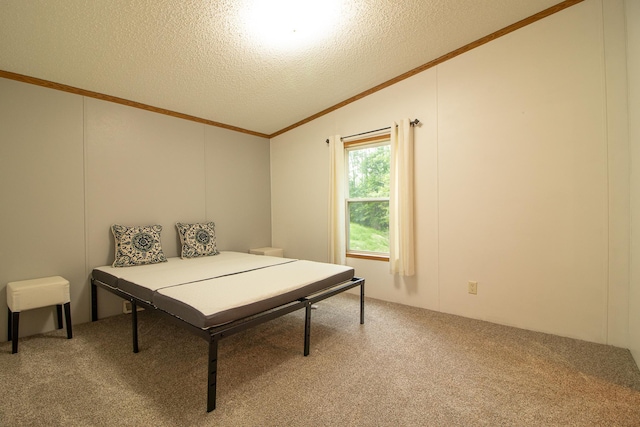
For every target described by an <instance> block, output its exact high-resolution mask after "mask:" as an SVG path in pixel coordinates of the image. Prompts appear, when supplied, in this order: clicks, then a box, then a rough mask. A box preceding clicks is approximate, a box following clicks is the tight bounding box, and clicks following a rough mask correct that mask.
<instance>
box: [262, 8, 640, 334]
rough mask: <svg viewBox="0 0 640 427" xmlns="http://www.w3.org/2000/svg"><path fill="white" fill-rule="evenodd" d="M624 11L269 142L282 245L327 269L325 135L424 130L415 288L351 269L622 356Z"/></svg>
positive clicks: (441, 69) (438, 302)
mask: <svg viewBox="0 0 640 427" xmlns="http://www.w3.org/2000/svg"><path fill="white" fill-rule="evenodd" d="M621 4H622V2H615V4H614V5H613V6H611V5H603V3H602V2H601V1H600V0H587V1H586V2H584V3H580V4H578V5H576V6H574V7H571V8H569V9H567V10H564V11H562V12H560V13H558V14H555V15H553V16H551V17H549V18H546V19H544V20H542V21H539V22H536V23H534V24H532V25H529V26H527V27H525V28H523V29H520V30H518V31H516V32H514V33H511V34H509V35H507V36H504V37H501V38H499V39H497V40H495V41H493V42H491V43H488V44H486V45H483V46H481V47H480V48H477V49H474V50H472V51H470V52H468V53H465V54H463V55H461V56H458V57H456V58H454V59H452V60H450V61H447V62H445V63H443V64H441V65H439V66H437V67H435V68H432V69H430V70H427V71H425V72H423V73H420V74H418V75H416V76H414V77H412V78H410V79H407V80H405V81H403V82H400V83H399V84H396V85H394V86H392V87H389V88H387V89H385V90H383V91H380V92H377V93H375V94H373V95H371V96H369V97H367V98H364V99H362V100H359V101H357V102H355V103H352V104H349V105H348V106H346V107H344V108H342V109H340V110H338V111H335V112H333V113H331V114H329V115H327V116H323V117H321V118H319V119H317V120H314V121H313V122H311V123H309V124H307V125H305V126H303V127H300V128H297V129H294V130H292V131H290V132H288V133H286V134H283V135H280V136H278V137H276V138H274V139H272V141H271V174H272V183H273V184H272V217H273V242H274V245H275V246H281V247H283V248H284V249H285V251H286V252H287V253H288V255H289V256H292V257H308V258H313V259H318V260H326V259H327V258H326V257H327V255H326V252H327V251H326V248H327V243H326V242H327V225H326V224H327V205H326V200H327V188H328V185H327V182H328V178H327V172H326V169H327V167H326V164H327V156H328V153H327V151H328V150H327V149H326V144H324V140H325V139H326V137H327V136H329V135H332V134H342V135H345V134H350V133H357V132H361V131H364V130H367V129H376V128H379V127H381V126H384V125H387V124H388V123H389V122H390V121H391V120H393V119H398V118H401V117H410V118H416V117H417V118H419V119H420V120H421V121H422V122H423V124H422V126H421V127H419V128H416V129H415V139H416V191H417V195H416V199H417V200H416V218H417V220H416V222H417V223H416V229H417V234H418V235H417V248H416V251H417V254H416V256H417V262H418V268H417V275H416V276H415V277H413V278H409V279H404V280H403V279H401V278H398V277H392V276H390V275H389V274H388V265H387V264H385V263H381V262H375V261H366V260H353V259H350V260H349V263H350V264H351V265H353V266H355V267H356V271H357V274H359V275H361V276H363V277H365V278H366V280H367V293H368V295H369V296H372V297H375V298H381V299H385V300H389V301H394V302H399V303H403V304H409V305H414V306H419V307H425V308H429V309H434V310H440V311H444V312H449V313H455V314H459V315H463V316H468V317H473V318H478V319H484V320H489V321H493V322H497V323H502V324H507V325H513V326H517V327H522V328H527V329H532V330H538V331H544V332H549V333H554V334H559V335H563V336H569V337H575V338H580V339H585V340H589V341H594V342H601V343H610V344H615V345H619V346H626V345H627V342H628V341H627V337H628V309H626V308H625V307H626V303H627V301H628V276H625V273H624V271H628V268H629V265H628V249H627V252H626V258H625V253H624V250H625V249H624V245H625V239H627V241H628V232H627V234H626V235H625V234H624V230H625V225H624V224H623V225H621V226H618V225H616V224H617V223H618V222H619V221H620V220H622V221H625V218H626V221H627V226H626V227H627V228H628V210H627V211H626V213H625V211H624V203H628V170H627V171H626V172H625V170H624V168H622V170H621V171H620V173H619V174H617V175H614V174H612V173H611V171H610V169H611V168H614V169H615V172H616V173H617V172H618V169H616V168H618V167H619V166H620V165H621V163H622V162H623V160H621V157H620V153H622V155H624V149H625V144H626V141H625V140H624V137H620V136H619V135H620V133H621V132H620V128H621V127H624V126H626V122H624V121H623V122H622V124H621V123H618V122H614V121H611V120H608V118H607V113H608V112H611V113H615V112H617V111H619V109H620V108H621V107H620V106H621V105H622V109H624V99H623V98H624V97H622V98H621V95H611V94H608V93H607V85H608V84H609V85H611V84H612V83H611V80H612V78H613V77H619V73H620V72H621V71H620V61H621V60H623V59H624V58H621V57H620V55H622V56H624V52H623V53H620V49H619V47H620V45H619V43H623V41H622V42H621V41H620V38H619V34H616V32H615V31H613V30H612V29H611V28H610V27H611V26H612V25H620V19H623V14H622V15H620V14H617V12H618V11H619V10H620V5H621ZM616 7H617V8H618V9H616ZM621 16H622V18H620V17H621ZM605 34H606V36H607V38H606V41H605ZM616 37H618V38H617V39H616ZM612 38H613V39H614V41H612V42H611V43H618V44H615V45H614V46H615V48H614V47H611V48H610V50H608V51H607V55H608V57H607V58H606V59H605V55H604V52H605V43H609V41H610V40H611V39H612ZM615 40H617V41H615ZM624 72H625V71H624V67H622V73H623V74H624ZM616 73H618V74H616ZM612 76H613V77H612ZM616 90H617V92H615V93H619V92H620V91H619V88H616ZM622 95H624V90H622ZM609 110H610V111H609ZM616 138H617V139H616ZM611 151H614V152H615V154H616V156H615V157H612V158H610V157H609V153H610V152H611ZM625 174H626V175H625ZM625 180H626V181H625ZM308 188H311V189H313V191H312V192H313V197H312V196H310V195H308V194H306V193H305V191H304V190H305V189H308ZM307 192H309V191H307ZM292 194H301V196H300V197H298V196H296V197H291V195H292ZM614 196H615V197H614ZM610 198H614V201H613V202H612V201H611V200H610ZM619 198H621V199H620V200H619ZM621 206H622V207H621ZM625 215H626V216H625ZM615 227H620V229H621V230H622V233H621V235H620V234H618V233H619V231H620V229H617V228H616V229H615V230H614V231H615V233H616V234H614V233H613V232H612V231H610V228H615ZM300 235H303V236H304V239H300V238H299V237H300ZM611 248H615V249H616V250H617V249H619V248H622V251H623V253H622V255H621V256H620V257H619V258H616V259H613V257H612V258H611V259H610V256H611V254H610V249H611ZM610 262H611V264H610ZM612 267H613V268H615V269H621V270H615V271H611V268H612ZM619 271H620V272H621V273H618V272H619ZM469 280H474V281H478V283H479V285H478V295H477V296H473V295H469V294H468V293H467V282H468V281H469ZM625 280H626V282H625Z"/></svg>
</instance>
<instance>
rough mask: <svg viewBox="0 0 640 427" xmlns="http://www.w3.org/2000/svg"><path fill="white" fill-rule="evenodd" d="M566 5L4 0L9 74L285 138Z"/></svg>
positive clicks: (4, 66)
mask: <svg viewBox="0 0 640 427" xmlns="http://www.w3.org/2000/svg"><path fill="white" fill-rule="evenodd" d="M558 3H560V1H559V0H406V1H399V0H398V1H396V0H317V1H315V2H312V1H309V0H307V1H305V0H218V1H215V0H209V1H204V0H188V1H186V0H185V1H175V0H91V1H87V0H64V1H51V0H2V1H0V40H1V43H0V70H2V71H6V72H10V73H17V74H20V75H24V76H30V77H36V78H38V79H43V80H46V81H50V82H55V83H60V84H63V85H68V86H72V87H74V88H79V89H82V90H87V91H93V92H97V93H101V94H106V95H109V96H113V97H119V98H123V99H126V100H130V101H134V102H136V103H141V104H146V105H149V106H153V107H157V108H161V109H166V110H170V111H175V112H179V113H183V114H187V115H191V116H195V117H198V118H202V119H206V120H212V121H215V122H218V123H222V124H226V125H229V126H234V127H238V128H241V129H246V130H249V131H252V132H257V133H260V134H264V135H272V134H274V133H277V132H278V131H280V130H282V129H283V128H286V127H288V126H291V125H293V124H295V123H298V122H299V121H302V120H304V119H306V118H308V117H310V116H313V115H314V114H316V113H318V112H320V111H323V110H325V109H328V108H330V107H332V106H334V105H336V104H339V103H341V102H343V101H345V100H347V99H350V98H352V97H355V96H357V95H358V94H361V93H362V92H365V91H367V90H369V89H371V88H374V87H376V86H378V85H381V84H383V83H385V82H388V81H389V80H392V79H394V78H395V77H397V76H401V75H403V74H405V73H407V72H410V71H411V70H414V69H416V68H417V67H420V66H422V65H423V64H427V63H429V62H430V61H433V60H434V59H436V58H439V57H441V56H442V55H445V54H447V53H448V52H452V51H454V50H456V49H458V48H460V47H462V46H465V45H467V44H469V43H472V42H474V41H475V40H478V39H481V38H482V37H485V36H487V35H490V34H492V33H494V32H496V31H498V30H500V29H502V28H505V27H508V26H510V25H512V24H514V23H516V22H518V21H520V20H523V19H525V18H527V17H530V16H532V15H534V14H536V13H539V12H541V11H543V10H545V9H547V8H549V7H552V6H554V5H556V4H558ZM281 7H282V8H281ZM0 95H1V94H0Z"/></svg>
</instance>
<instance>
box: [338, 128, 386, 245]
mask: <svg viewBox="0 0 640 427" xmlns="http://www.w3.org/2000/svg"><path fill="white" fill-rule="evenodd" d="M346 163H347V170H348V183H349V188H348V196H347V221H348V239H347V252H349V251H351V252H354V251H355V252H373V253H383V254H388V253H389V179H390V165H391V150H390V147H389V142H388V141H386V142H382V143H380V142H377V143H375V144H367V145H356V146H351V147H348V148H347V162H346Z"/></svg>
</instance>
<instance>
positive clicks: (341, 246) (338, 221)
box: [329, 135, 347, 265]
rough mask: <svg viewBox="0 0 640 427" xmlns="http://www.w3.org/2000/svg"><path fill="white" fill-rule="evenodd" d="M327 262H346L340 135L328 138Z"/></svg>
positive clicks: (342, 158)
mask: <svg viewBox="0 0 640 427" xmlns="http://www.w3.org/2000/svg"><path fill="white" fill-rule="evenodd" d="M329 156H330V160H329V163H330V169H329V170H330V178H329V179H330V183H329V262H332V263H335V264H343V265H344V264H346V262H347V258H346V252H347V247H346V236H345V233H346V224H345V209H346V208H345V179H346V178H345V176H344V174H345V171H344V156H345V154H344V144H343V143H342V138H340V135H335V136H332V137H330V138H329Z"/></svg>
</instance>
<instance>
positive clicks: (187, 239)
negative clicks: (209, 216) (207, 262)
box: [176, 222, 220, 259]
mask: <svg viewBox="0 0 640 427" xmlns="http://www.w3.org/2000/svg"><path fill="white" fill-rule="evenodd" d="M176 227H177V228H178V234H179V235H180V243H182V254H181V255H180V257H181V258H183V259H184V258H196V257H200V256H210V255H218V254H219V253H220V252H218V248H217V247H216V229H215V227H216V225H215V224H214V223H213V222H207V223H204V224H183V223H180V222H178V223H176Z"/></svg>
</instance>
